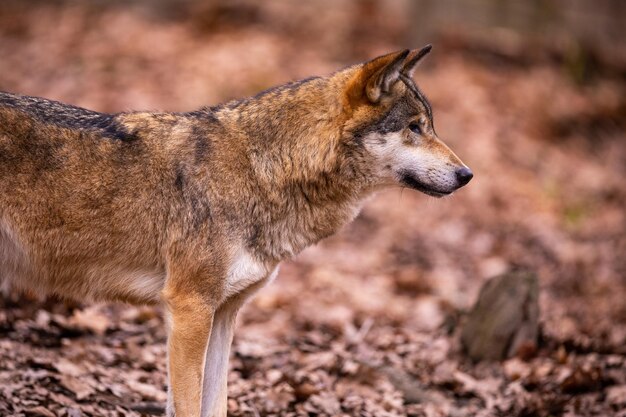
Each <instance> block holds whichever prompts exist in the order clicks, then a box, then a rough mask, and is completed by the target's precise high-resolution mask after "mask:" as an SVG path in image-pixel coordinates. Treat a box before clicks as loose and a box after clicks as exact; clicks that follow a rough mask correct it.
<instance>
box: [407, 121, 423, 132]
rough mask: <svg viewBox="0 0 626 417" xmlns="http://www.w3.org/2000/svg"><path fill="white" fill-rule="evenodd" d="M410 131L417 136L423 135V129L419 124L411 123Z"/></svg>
mask: <svg viewBox="0 0 626 417" xmlns="http://www.w3.org/2000/svg"><path fill="white" fill-rule="evenodd" d="M409 129H410V130H411V132H413V133H415V134H416V135H421V134H422V128H421V127H420V125H419V124H418V123H411V124H410V125H409Z"/></svg>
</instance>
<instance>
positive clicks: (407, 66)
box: [400, 45, 433, 78]
mask: <svg viewBox="0 0 626 417" xmlns="http://www.w3.org/2000/svg"><path fill="white" fill-rule="evenodd" d="M431 49H433V46H432V45H426V46H425V47H423V48H422V49H414V50H412V51H411V53H410V55H409V57H408V58H407V59H406V60H405V61H404V66H403V67H402V70H401V71H400V72H402V75H405V76H407V77H409V78H412V77H413V73H414V72H415V68H417V64H419V62H420V61H421V60H422V58H424V57H425V56H426V55H427V54H428V53H429V52H430V50H431Z"/></svg>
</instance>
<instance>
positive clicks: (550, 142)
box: [0, 2, 626, 416]
mask: <svg viewBox="0 0 626 417" xmlns="http://www.w3.org/2000/svg"><path fill="white" fill-rule="evenodd" d="M340 3H341V2H340ZM343 3H345V2H343ZM343 3H342V4H343ZM8 4H9V5H12V6H11V7H7V6H6V5H5V6H4V8H0V57H2V58H1V59H0V89H2V90H6V91H12V92H19V93H23V94H29V95H39V96H45V97H48V98H53V99H58V100H61V101H65V102H69V103H72V104H77V105H81V106H85V107H89V108H93V109H96V110H102V111H119V110H125V109H131V108H132V109H142V108H143V109H145V108H148V109H150V108H153V109H164V110H177V111H178V110H189V109H193V108H196V107H199V106H201V105H206V104H213V103H217V102H219V101H222V100H224V99H226V98H231V97H236V96H242V95H246V94H250V93H253V92H255V91H258V90H259V89H262V88H265V87H268V86H270V85H273V84H277V83H282V82H286V81H288V80H291V79H296V78H300V77H304V76H307V75H312V74H324V73H325V72H329V71H332V70H334V69H337V68H339V67H341V66H344V65H346V64H349V63H351V62H355V61H356V60H359V59H362V58H365V57H366V56H374V55H375V54H377V53H380V52H386V51H389V50H394V49H399V46H398V45H399V44H398V43H397V41H396V40H395V38H394V37H393V36H388V37H384V38H381V39H379V38H377V37H375V36H374V35H372V34H369V35H368V36H369V38H368V37H366V36H365V35H364V34H361V33H360V32H358V31H356V30H354V29H345V28H344V26H343V25H342V24H341V19H343V18H345V16H346V13H347V12H346V11H345V10H343V9H341V8H339V9H337V13H336V14H335V15H333V16H334V17H332V18H331V17H328V18H327V19H326V20H325V21H322V22H318V21H315V22H312V21H311V20H310V19H309V17H310V16H309V17H307V16H308V15H307V14H306V13H307V9H306V7H303V8H302V10H300V9H299V13H300V14H299V15H295V16H293V15H288V17H289V18H287V17H286V16H284V15H281V11H280V10H274V9H272V7H274V6H272V7H270V6H268V7H267V9H268V10H264V9H263V10H262V12H263V13H265V14H263V13H261V14H260V15H259V13H260V12H259V11H258V10H257V11H256V12H254V11H251V12H250V16H248V15H245V14H244V17H242V18H241V19H244V21H241V22H240V21H237V19H236V18H234V17H233V16H231V15H230V14H229V12H228V10H226V11H220V12H219V13H217V16H218V17H217V18H216V19H217V20H216V21H215V22H213V21H208V22H207V18H206V16H209V17H211V16H213V15H212V14H202V13H198V16H199V17H197V18H196V19H195V20H194V21H193V23H192V24H191V23H185V21H181V20H177V19H164V18H163V17H162V16H160V15H159V16H156V15H153V14H150V13H147V12H146V11H145V10H143V9H137V10H135V11H128V10H124V9H121V8H116V7H113V8H107V9H103V10H97V11H94V9H91V8H83V7H77V6H74V7H64V8H58V7H55V6H41V5H40V6H38V7H32V8H30V9H28V10H27V11H28V13H27V14H24V12H25V9H24V6H23V5H22V3H20V2H9V3H8ZM270 4H274V5H275V4H277V3H276V2H274V3H270ZM291 12H293V10H292V11H290V13H291ZM285 13H286V12H285ZM342 13H343V14H342ZM237 16H239V15H237ZM246 16H247V17H246ZM251 16H252V17H251ZM246 19H247V20H246ZM268 19H275V20H276V22H278V23H276V22H275V24H273V25H270V24H269V23H268ZM281 19H282V20H281ZM298 19H299V20H298ZM333 19H334V20H333ZM285 22H290V25H288V24H287V23H285ZM294 22H295V23H294ZM298 22H299V23H298ZM307 22H308V24H310V25H313V26H312V29H311V31H312V32H311V33H307V32H306V31H305V30H304V29H302V27H301V26H298V25H305V24H307ZM281 24H282V26H281ZM378 24H379V26H380V27H384V24H385V22H379V23H378ZM207 25H208V26H210V27H211V28H213V29H212V30H207V29H206V26H207ZM304 27H307V26H304ZM320 27H321V28H333V30H332V31H331V33H332V34H334V35H331V34H328V33H327V31H326V30H320ZM316 30H317V31H318V32H315V31H316ZM392 35H393V33H392ZM333 36H334V37H333ZM354 37H358V38H359V39H363V38H365V39H367V43H366V44H365V46H364V44H363V43H359V42H358V41H355V40H354ZM338 39H341V40H345V39H349V41H339V40H338ZM350 39H352V40H350ZM442 44H443V45H442V46H440V47H438V45H437V44H436V45H435V50H434V53H433V54H432V55H433V56H432V57H431V58H429V59H430V62H429V64H427V65H425V66H424V68H423V69H422V70H420V71H418V74H417V81H418V83H419V84H420V85H421V86H422V88H423V90H424V91H425V92H426V94H427V95H428V96H429V97H430V99H431V101H432V103H433V107H434V111H435V123H436V126H437V130H438V132H439V135H440V136H441V137H442V138H443V139H444V140H445V141H446V142H447V143H448V144H449V145H451V147H452V148H453V149H454V150H455V151H456V152H457V153H458V154H459V155H460V156H461V157H462V159H463V160H464V161H465V162H466V163H467V164H468V165H470V166H471V167H472V169H473V170H474V172H475V179H474V180H473V181H472V183H471V184H470V185H469V186H468V187H467V188H466V189H463V190H461V191H460V192H458V193H457V194H456V195H455V196H453V197H450V198H446V199H443V200H434V199H431V198H429V197H426V196H424V195H420V194H418V193H416V192H412V191H409V190H404V191H402V190H399V189H398V190H392V191H389V192H386V193H384V194H381V195H379V196H378V197H376V198H374V199H373V200H372V201H371V202H370V203H369V204H368V205H367V207H366V209H365V210H364V211H363V213H362V214H361V215H360V216H359V217H358V218H357V220H356V221H355V222H354V224H352V225H350V226H349V227H347V228H346V230H344V231H343V232H341V233H340V234H338V235H337V236H335V237H333V238H331V239H328V240H326V241H324V242H323V243H322V244H320V245H318V246H316V247H313V248H310V249H308V250H307V251H305V252H304V253H303V254H302V255H301V256H299V257H298V259H297V260H295V261H293V262H288V263H286V264H284V265H283V267H282V269H281V273H280V274H279V278H278V279H277V281H276V282H274V283H273V284H272V285H271V286H269V287H268V288H266V289H264V290H263V291H261V293H260V294H259V295H258V297H257V298H256V299H255V300H254V301H253V302H251V303H250V304H249V305H248V306H247V308H246V309H245V311H244V313H243V314H242V316H241V317H240V321H239V329H238V332H237V335H236V339H235V343H234V353H233V357H232V363H231V372H230V376H229V382H230V387H229V394H230V398H231V400H230V403H229V407H230V413H231V414H232V415H233V416H270V415H276V416H311V415H329V416H331V415H332V416H335V415H347V416H353V415H355V416H356V415H358V416H405V415H409V416H448V415H450V416H500V415H502V416H534V415H539V416H561V415H567V416H574V415H585V416H596V415H597V416H609V415H618V416H626V203H625V202H626V185H624V178H625V176H626V142H625V139H626V138H625V133H624V132H625V131H626V83H625V82H624V77H623V76H622V77H619V76H617V75H615V74H613V75H611V74H609V75H606V74H605V73H603V72H598V73H596V74H595V75H593V74H592V75H591V76H590V77H589V78H587V79H586V80H585V82H584V83H575V82H574V81H573V80H574V78H575V77H570V76H568V74H569V72H568V68H567V67H566V66H564V65H562V64H560V63H559V62H556V61H555V62H551V61H547V60H542V61H538V62H531V63H529V62H524V63H515V62H511V61H510V60H507V61H502V60H499V59H498V58H497V57H496V56H492V55H490V54H480V55H479V54H473V53H469V52H464V50H463V48H460V49H459V48H456V49H454V51H452V49H451V48H450V49H448V48H446V46H445V45H446V44H445V43H442ZM401 46H404V45H403V44H401V45H400V47H401ZM354 51H358V52H356V53H355V52H354ZM363 51H364V52H363ZM349 52H351V53H350V54H349ZM519 266H521V267H524V268H528V269H531V270H534V271H536V272H537V273H538V274H539V277H540V285H541V291H542V292H541V297H540V306H541V337H540V343H539V349H538V351H537V352H536V353H535V354H534V355H530V357H529V358H524V359H521V358H514V359H510V360H508V361H505V362H502V363H481V364H472V363H471V362H469V361H468V360H467V359H465V358H464V356H463V355H462V352H460V349H459V344H458V323H459V322H462V317H463V313H464V312H465V311H467V309H468V308H469V307H471V305H472V303H473V302H474V300H475V298H476V295H477V292H478V290H479V288H480V286H481V284H482V283H483V282H484V281H485V279H487V278H488V277H490V276H492V275H494V274H497V273H500V272H502V271H506V270H508V269H510V268H512V267H519ZM0 305H1V308H0V415H33V416H34V415H39V416H54V415H69V416H79V415H94V416H100V415H105V416H126V415H139V414H140V412H142V411H143V412H158V410H159V408H162V406H163V404H164V401H165V394H164V393H165V381H166V377H165V347H164V341H165V332H164V328H163V326H162V318H161V316H160V312H159V310H158V309H156V310H155V309H152V308H134V307H128V306H119V305H118V306H106V305H101V306H86V305H77V304H75V305H69V304H63V303H59V302H54V301H50V300H49V301H47V302H40V301H34V300H31V299H30V298H28V297H18V296H16V295H10V296H5V297H4V298H0Z"/></svg>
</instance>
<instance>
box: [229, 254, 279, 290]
mask: <svg viewBox="0 0 626 417" xmlns="http://www.w3.org/2000/svg"><path fill="white" fill-rule="evenodd" d="M276 270H277V267H276V266H275V265H269V264H268V263H265V262H261V261H259V260H258V259H256V258H255V257H254V256H252V254H251V253H250V252H248V251H247V250H245V249H239V250H238V251H237V252H236V253H235V256H234V257H233V260H232V262H231V265H230V268H229V269H228V274H227V275H226V297H230V296H232V295H234V294H237V293H239V292H241V291H243V290H245V289H246V288H248V287H250V286H251V285H254V284H256V283H257V282H259V281H263V280H266V279H267V278H268V277H270V275H272V276H273V275H275V274H274V272H275V271H276Z"/></svg>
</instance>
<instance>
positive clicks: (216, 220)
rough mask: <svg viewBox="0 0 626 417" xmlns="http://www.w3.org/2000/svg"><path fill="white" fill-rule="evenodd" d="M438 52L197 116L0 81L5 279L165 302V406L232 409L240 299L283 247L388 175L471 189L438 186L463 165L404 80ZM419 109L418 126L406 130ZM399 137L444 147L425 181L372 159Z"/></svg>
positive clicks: (193, 410)
mask: <svg viewBox="0 0 626 417" xmlns="http://www.w3.org/2000/svg"><path fill="white" fill-rule="evenodd" d="M426 52H428V51H426ZM426 52H424V50H421V51H413V52H412V53H411V55H409V57H408V58H407V54H408V51H403V52H400V53H394V54H389V55H386V56H383V57H380V58H377V59H375V60H373V61H370V62H368V63H365V64H362V65H357V66H354V67H350V68H348V69H345V70H343V71H340V72H337V73H335V74H333V75H331V76H330V77H326V78H313V79H310V80H305V81H302V82H298V83H293V84H288V85H286V86H281V87H278V88H275V89H272V90H268V91H266V92H263V93H260V94H259V95H257V96H256V97H253V98H249V99H245V100H240V101H233V102H230V103H226V104H224V105H221V106H217V107H214V108H205V109H201V110H198V111H195V112H191V113H148V112H133V113H121V114H116V115H105V114H101V113H96V112H91V111H88V110H84V109H79V108H76V107H72V106H67V105H63V104H60V103H56V102H52V101H48V100H44V99H38V98H30V97H21V96H16V95H11V94H6V93H1V94H0V262H2V264H1V265H0V273H2V274H3V275H2V276H0V278H2V279H4V280H5V281H8V282H10V283H12V284H14V285H16V286H19V287H22V288H30V289H35V290H37V291H40V292H42V293H55V294H58V295H61V296H64V297H72V298H79V299H85V298H90V299H94V300H120V301H127V302H132V303H155V302H158V301H160V300H163V301H164V302H165V304H166V306H167V308H168V311H169V314H170V319H169V321H170V324H169V325H170V332H169V334H170V336H169V340H168V349H169V355H170V357H169V373H170V395H171V402H170V404H169V409H170V413H171V414H173V413H174V410H175V412H176V415H178V416H199V415H200V413H201V404H202V398H203V397H204V402H205V405H204V407H205V408H204V409H203V410H202V414H203V415H220V416H224V415H226V385H225V377H226V375H225V374H226V370H225V369H226V368H225V365H224V360H225V359H224V358H223V355H226V359H227V355H228V349H229V346H230V340H231V339H232V327H233V325H234V321H235V316H236V313H237V311H238V309H239V308H240V307H241V305H242V304H243V303H244V301H245V299H246V298H247V297H248V296H249V295H251V293H253V292H254V291H255V290H256V289H257V288H258V287H260V286H262V285H263V283H264V282H266V281H267V280H268V279H269V278H268V277H269V276H270V275H271V274H270V272H271V271H272V270H274V269H275V267H276V266H277V264H278V263H279V262H280V261H281V260H283V259H285V258H290V257H292V256H293V255H295V254H297V253H298V252H300V251H301V250H303V249H304V248H305V247H307V246H309V245H311V244H313V243H315V242H317V241H319V240H320V239H322V238H324V237H326V236H329V235H331V234H333V233H335V232H336V231H337V230H338V229H339V228H340V227H341V226H342V225H344V224H346V223H347V222H349V221H350V220H352V219H353V218H354V216H355V215H356V214H357V212H358V210H359V208H360V206H361V204H362V201H363V200H364V199H365V198H366V197H367V196H368V195H370V194H371V193H372V192H374V191H375V190H377V189H379V188H380V187H381V186H385V185H389V181H391V180H390V178H395V179H396V180H397V181H401V182H403V183H404V184H405V185H409V186H414V188H417V189H420V190H422V191H425V192H429V193H432V194H434V195H440V194H442V193H447V192H450V190H453V189H456V188H458V186H459V184H452V185H450V184H449V183H450V181H452V180H446V181H447V182H445V184H444V183H441V184H444V185H445V186H446V187H447V188H446V189H445V190H444V191H441V190H440V189H439V188H437V186H434V185H432V184H430V185H429V184H427V183H428V181H431V180H433V178H440V177H441V175H443V174H441V172H444V171H442V170H447V171H445V172H444V173H446V175H447V174H449V172H448V171H450V170H453V169H458V168H459V167H463V165H462V163H461V162H460V160H459V159H458V158H457V157H456V156H455V155H454V154H453V153H452V152H451V151H450V150H449V149H448V148H447V147H446V146H445V145H443V143H441V142H440V141H439V140H438V139H437V138H436V135H435V133H434V128H433V127H432V117H431V115H430V106H429V105H428V103H427V102H426V101H425V99H420V97H419V94H420V93H419V92H418V91H417V90H412V89H411V88H410V86H409V84H407V81H406V80H405V81H404V82H401V81H400V78H399V77H400V71H401V70H402V71H403V73H404V74H408V75H409V76H410V74H411V73H412V71H413V68H414V66H415V64H416V63H417V61H419V59H420V58H421V56H420V57H419V58H417V59H414V58H415V57H416V56H417V54H418V53H421V54H422V56H423V55H425V53H426ZM405 60H406V62H410V61H415V62H412V63H411V64H410V66H409V67H407V66H406V65H408V64H406V63H405ZM403 65H404V68H403ZM416 120H417V121H419V123H420V124H421V126H422V134H421V135H420V136H419V138H416V137H415V136H414V134H413V133H411V132H409V131H408V130H407V126H408V125H409V124H410V123H412V122H413V123H417V122H415V121H416ZM399 135H402V138H403V139H402V142H401V143H399V144H394V145H393V147H391V146H392V145H390V144H389V141H390V140H392V139H393V138H396V137H398V136H399ZM418 139H419V141H420V143H419V144H418ZM402 147H406V148H407V149H409V148H410V149H414V150H415V149H417V151H419V152H420V153H416V154H415V155H417V156H416V157H418V156H419V157H422V156H420V155H422V153H423V152H427V155H426V154H425V155H426V156H424V158H430V159H428V160H429V161H430V160H431V159H432V160H436V161H438V162H437V167H435V168H433V167H425V168H428V169H427V170H426V171H424V172H425V174H420V175H422V178H425V180H424V181H426V182H423V181H422V180H421V179H419V178H417V177H416V175H417V174H415V175H413V174H411V173H410V172H409V173H408V174H407V173H406V169H404V170H399V171H397V172H396V171H393V169H394V167H393V166H391V165H390V164H383V163H382V160H383V159H381V158H382V157H379V156H376V155H379V154H380V155H387V154H388V153H389V152H391V150H393V152H395V153H398V152H401V150H402V149H403V148H402ZM418 147H419V149H418ZM417 151H410V152H417ZM407 152H409V151H407ZM395 153H394V155H395ZM434 169H436V170H439V171H437V172H439V174H437V175H434V174H432V173H433V172H435V171H433V170H434ZM392 171H393V172H392ZM450 175H451V174H450ZM429 178H430V179H429ZM450 178H452V177H450ZM444 185H441V187H443V186H444ZM461 185H462V184H461ZM422 188H423V189H422ZM212 328H213V329H214V330H215V332H214V333H213V334H212V330H211V329H212ZM220 355H222V357H221V358H220ZM209 374H210V375H211V376H210V377H209V378H208V379H209V380H208V381H207V375H209ZM211 378H212V379H211ZM213 385H215V386H213Z"/></svg>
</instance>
